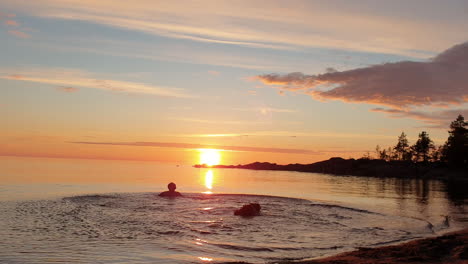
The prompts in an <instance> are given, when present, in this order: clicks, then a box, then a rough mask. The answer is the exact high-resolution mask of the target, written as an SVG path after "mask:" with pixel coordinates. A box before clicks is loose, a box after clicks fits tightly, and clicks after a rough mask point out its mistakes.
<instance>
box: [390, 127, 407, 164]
mask: <svg viewBox="0 0 468 264" xmlns="http://www.w3.org/2000/svg"><path fill="white" fill-rule="evenodd" d="M393 149H394V150H395V155H396V158H397V159H398V160H411V154H410V147H409V144H408V139H407V138H406V134H405V132H401V135H400V136H399V137H398V143H397V144H396V146H395V147H394V148H393Z"/></svg>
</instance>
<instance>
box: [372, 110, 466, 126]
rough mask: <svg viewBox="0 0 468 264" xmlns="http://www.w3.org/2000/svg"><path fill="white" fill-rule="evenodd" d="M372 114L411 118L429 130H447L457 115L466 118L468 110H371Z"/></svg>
mask: <svg viewBox="0 0 468 264" xmlns="http://www.w3.org/2000/svg"><path fill="white" fill-rule="evenodd" d="M371 111H372V112H380V113H385V114H388V115H389V116H390V117H391V118H411V119H416V120H420V121H422V122H424V123H426V124H428V125H429V126H428V127H430V128H440V129H448V127H449V124H450V122H451V121H453V120H455V118H457V116H458V115H463V116H468V109H451V110H443V111H431V112H422V111H407V110H401V109H385V108H373V109H371Z"/></svg>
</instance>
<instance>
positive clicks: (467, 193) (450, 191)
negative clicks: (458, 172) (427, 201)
mask: <svg viewBox="0 0 468 264" xmlns="http://www.w3.org/2000/svg"><path fill="white" fill-rule="evenodd" d="M446 193H447V198H448V199H449V200H450V201H451V202H452V203H453V204H454V205H456V206H458V205H463V204H465V203H466V202H465V201H466V200H467V199H468V181H448V182H447V183H446Z"/></svg>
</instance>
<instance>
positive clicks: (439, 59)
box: [256, 42, 468, 109]
mask: <svg viewBox="0 0 468 264" xmlns="http://www.w3.org/2000/svg"><path fill="white" fill-rule="evenodd" d="M467 72H468V42H467V43H463V44H459V45H456V46H454V47H452V48H450V49H448V50H446V51H444V52H442V53H441V54H439V55H438V56H436V57H435V58H434V59H431V60H430V61H427V62H414V61H402V62H396V63H386V64H380V65H374V66H370V67H365V68H359V69H354V70H348V71H342V72H339V71H329V72H328V73H324V74H318V75H305V74H303V73H300V72H295V73H289V74H285V75H281V74H265V75H260V76H256V78H257V79H258V80H260V81H261V82H263V83H264V84H267V85H272V86H275V87H278V88H279V89H282V90H290V91H295V92H301V93H305V94H308V95H310V96H312V97H313V98H315V99H317V100H341V101H344V102H352V103H368V104H376V105H384V106H390V107H392V108H395V109H402V108H407V107H412V106H413V107H414V106H440V104H446V105H459V104H462V103H464V102H467V101H468V74H467Z"/></svg>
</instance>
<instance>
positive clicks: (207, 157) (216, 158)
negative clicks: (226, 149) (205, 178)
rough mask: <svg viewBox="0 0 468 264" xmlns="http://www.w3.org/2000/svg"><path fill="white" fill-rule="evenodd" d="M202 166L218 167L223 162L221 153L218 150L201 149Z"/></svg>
mask: <svg viewBox="0 0 468 264" xmlns="http://www.w3.org/2000/svg"><path fill="white" fill-rule="evenodd" d="M199 151H200V164H206V165H208V166H213V165H218V164H219V163H220V162H221V153H220V151H219V150H217V149H200V150H199Z"/></svg>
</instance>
